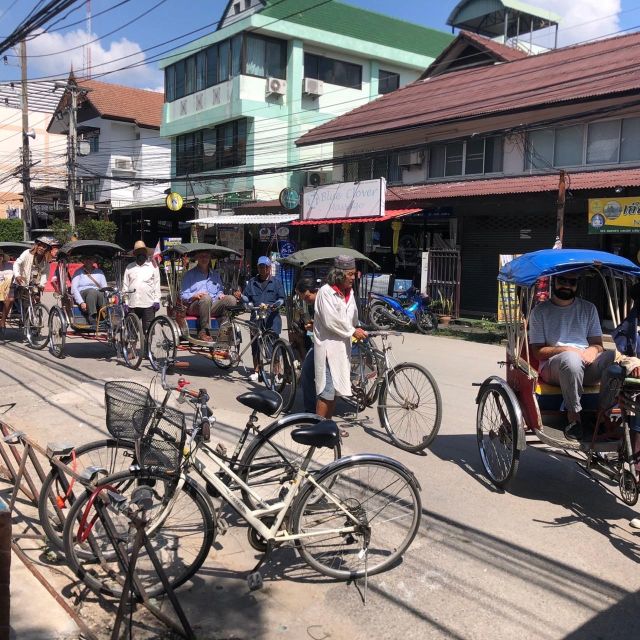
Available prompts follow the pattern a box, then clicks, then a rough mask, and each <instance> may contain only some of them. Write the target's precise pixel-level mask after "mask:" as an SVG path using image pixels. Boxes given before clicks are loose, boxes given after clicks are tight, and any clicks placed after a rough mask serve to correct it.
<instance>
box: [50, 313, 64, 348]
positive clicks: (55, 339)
mask: <svg viewBox="0 0 640 640" xmlns="http://www.w3.org/2000/svg"><path fill="white" fill-rule="evenodd" d="M66 341H67V319H66V318H65V316H64V312H63V311H62V309H60V307H51V311H49V351H50V352H51V354H52V355H54V356H55V357H56V358H62V357H63V356H64V345H65V342H66Z"/></svg>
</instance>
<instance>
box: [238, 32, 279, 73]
mask: <svg viewBox="0 0 640 640" xmlns="http://www.w3.org/2000/svg"><path fill="white" fill-rule="evenodd" d="M246 52H247V53H246V55H247V60H246V64H245V70H244V72H245V73H246V74H247V75H250V76H259V77H261V78H268V77H274V78H285V77H286V74H287V72H286V67H287V43H286V42H285V41H284V40H273V39H270V38H262V37H260V36H255V35H247V36H246Z"/></svg>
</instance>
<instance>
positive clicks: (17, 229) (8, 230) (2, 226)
mask: <svg viewBox="0 0 640 640" xmlns="http://www.w3.org/2000/svg"><path fill="white" fill-rule="evenodd" d="M23 233H24V232H23V227H22V220H17V219H15V218H11V219H4V218H3V219H1V220H0V242H22V240H23V239H24V235H23Z"/></svg>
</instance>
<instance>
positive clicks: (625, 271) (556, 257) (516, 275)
mask: <svg viewBox="0 0 640 640" xmlns="http://www.w3.org/2000/svg"><path fill="white" fill-rule="evenodd" d="M583 269H598V270H599V269H610V270H612V271H614V272H616V273H619V274H622V275H628V276H633V277H636V278H640V267H639V266H638V265H636V264H634V263H633V262H631V260H627V258H623V257H622V256H617V255H615V254H613V253H607V252H606V251H594V250H591V249H542V250H541V251H533V252H532V253H525V254H524V255H521V256H519V257H517V258H514V259H513V260H512V261H511V262H508V263H507V264H505V265H504V267H502V268H501V269H500V272H499V273H498V280H500V281H501V282H506V283H508V284H515V285H518V286H521V287H530V286H532V285H534V284H535V282H536V281H537V280H538V279H539V278H544V277H547V276H555V275H558V274H561V273H569V272H571V271H580V270H583Z"/></svg>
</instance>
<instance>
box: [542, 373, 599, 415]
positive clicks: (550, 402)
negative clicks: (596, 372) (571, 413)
mask: <svg viewBox="0 0 640 640" xmlns="http://www.w3.org/2000/svg"><path fill="white" fill-rule="evenodd" d="M534 392H535V394H536V398H537V400H538V408H539V409H540V411H560V410H561V409H562V403H563V397H562V389H561V388H560V387H557V386H556V385H553V384H548V383H546V382H543V381H542V380H540V378H538V379H537V380H536V386H535V389H534ZM599 395H600V385H599V384H596V385H591V386H588V387H584V388H583V391H582V396H581V398H580V403H581V405H582V408H583V409H584V410H586V411H596V410H597V409H598V397H599Z"/></svg>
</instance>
